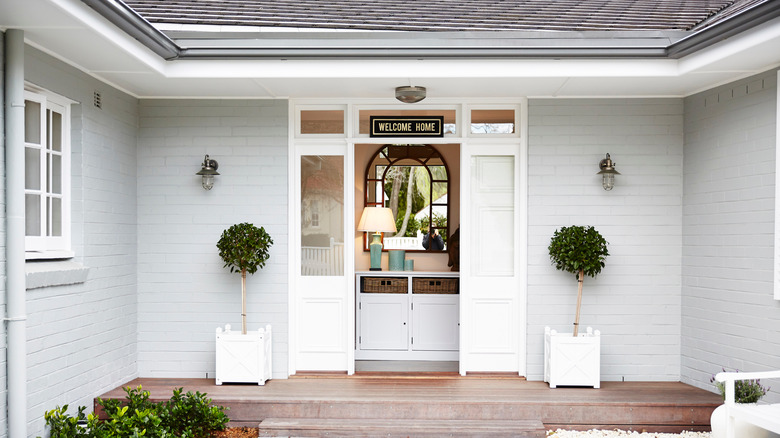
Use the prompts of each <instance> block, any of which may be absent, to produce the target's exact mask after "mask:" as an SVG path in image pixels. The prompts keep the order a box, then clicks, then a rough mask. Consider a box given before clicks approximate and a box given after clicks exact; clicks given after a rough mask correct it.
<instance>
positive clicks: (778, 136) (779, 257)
mask: <svg viewBox="0 0 780 438" xmlns="http://www.w3.org/2000/svg"><path fill="white" fill-rule="evenodd" d="M777 82H778V84H779V85H778V86H777V87H776V88H775V93H776V94H777V105H776V106H775V108H777V109H778V110H777V111H775V117H776V118H777V120H775V248H774V250H775V263H774V267H775V269H774V286H775V287H774V290H775V299H776V300H780V190H778V187H780V70H778V71H777Z"/></svg>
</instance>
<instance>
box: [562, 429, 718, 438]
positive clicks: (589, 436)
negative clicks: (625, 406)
mask: <svg viewBox="0 0 780 438" xmlns="http://www.w3.org/2000/svg"><path fill="white" fill-rule="evenodd" d="M547 437H548V438H621V437H631V438H710V433H709V432H683V433H655V432H641V433H640V432H635V431H633V432H629V431H625V430H617V429H615V430H589V431H587V432H577V431H574V430H562V429H558V430H549V431H547Z"/></svg>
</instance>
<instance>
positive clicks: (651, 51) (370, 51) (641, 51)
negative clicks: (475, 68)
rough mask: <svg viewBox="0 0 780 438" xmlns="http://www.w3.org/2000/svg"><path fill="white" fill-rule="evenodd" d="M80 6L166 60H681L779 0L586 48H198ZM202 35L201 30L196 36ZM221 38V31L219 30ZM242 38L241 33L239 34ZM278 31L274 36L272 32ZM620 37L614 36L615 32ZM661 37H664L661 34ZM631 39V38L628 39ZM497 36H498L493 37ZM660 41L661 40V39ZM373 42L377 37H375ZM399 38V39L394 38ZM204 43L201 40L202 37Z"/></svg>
mask: <svg viewBox="0 0 780 438" xmlns="http://www.w3.org/2000/svg"><path fill="white" fill-rule="evenodd" d="M82 2H84V3H85V4H87V5H88V6H90V7H91V8H93V9H95V10H96V11H97V12H98V13H99V14H101V15H103V16H104V17H105V18H106V19H108V20H109V21H111V22H112V23H113V24H114V25H116V26H117V27H118V28H120V29H121V30H123V31H124V32H126V33H127V34H129V35H130V36H131V37H133V38H135V39H137V40H138V41H139V42H141V43H142V44H144V45H145V46H147V47H148V48H149V49H150V50H152V51H153V52H155V53H156V54H158V55H159V56H161V57H162V58H164V59H166V60H174V59H248V58H277V59H278V58H307V59H309V58H332V59H339V58H341V59H359V58H363V59H366V58H376V59H381V58H392V59H402V58H419V57H428V58H458V57H462V58H511V57H524V58H533V57H538V58H544V57H572V58H618V57H625V58H647V57H653V58H659V57H669V58H681V57H683V56H686V55H688V54H691V53H693V52H696V51H698V50H701V49H704V48H706V47H708V46H710V45H712V44H715V43H717V42H719V41H721V40H723V39H725V38H728V37H730V36H733V35H736V34H738V33H740V32H743V31H745V30H748V29H750V28H752V27H755V26H757V25H759V24H762V23H765V22H767V21H769V20H771V19H773V18H776V17H778V16H780V1H769V2H766V3H763V4H760V5H758V6H756V7H753V8H751V9H749V10H746V11H744V12H742V13H740V14H738V15H735V16H734V17H732V18H729V19H727V20H724V21H722V22H719V23H716V24H713V25H712V26H709V27H707V28H705V29H703V30H701V31H698V32H693V33H691V32H687V33H686V32H679V31H676V32H671V31H670V32H661V31H615V32H610V31H594V35H595V34H598V35H599V36H601V38H602V39H605V38H604V37H605V35H606V36H611V38H612V43H613V44H604V43H603V42H602V43H601V44H600V45H595V46H588V45H584V46H583V45H575V44H571V45H566V44H562V43H563V42H565V41H566V38H568V39H569V40H575V39H580V41H581V38H582V37H583V36H585V35H586V34H589V33H590V32H560V33H559V32H549V31H548V32H540V33H537V34H540V35H541V36H542V37H544V36H547V37H550V35H555V34H560V35H561V36H562V37H563V38H558V39H557V42H556V44H553V45H536V46H533V45H531V46H521V45H514V46H512V45H510V46H504V47H501V46H499V47H490V46H482V45H480V46H479V47H475V46H473V45H472V46H469V45H462V46H457V45H456V46H453V47H441V46H434V47H425V46H422V47H421V46H420V45H419V44H416V45H413V44H412V43H409V42H407V43H406V44H404V45H401V44H398V45H394V46H380V47H365V46H362V47H361V46H350V45H344V46H341V47H332V46H331V47H328V46H323V45H316V46H315V45H312V46H294V45H281V46H277V47H257V46H244V47H240V46H239V47H236V46H226V45H212V46H208V45H206V44H204V45H202V46H193V47H186V48H183V47H182V46H180V45H179V44H178V43H177V42H174V40H172V39H171V38H169V37H168V35H166V34H165V33H163V32H162V31H160V30H158V29H157V28H155V27H154V26H153V25H152V24H151V23H149V22H148V21H147V20H145V19H144V18H143V17H141V16H140V15H138V14H137V13H136V12H135V11H134V10H132V9H131V8H129V7H128V6H127V5H125V4H124V3H123V2H121V1H119V0H82ZM422 33H423V34H428V35H429V36H428V35H426V37H433V38H436V36H437V35H438V37H439V38H440V37H441V36H442V34H444V35H445V36H447V35H448V34H452V32H446V33H442V32H422ZM491 33H492V34H493V35H494V36H496V37H501V36H502V35H503V36H505V35H506V34H507V33H505V32H502V31H496V32H466V33H463V32H456V33H455V34H456V35H458V36H460V37H461V38H462V37H466V38H469V35H470V36H471V37H472V38H474V37H476V36H479V37H485V35H489V34H491ZM174 34H176V35H177V36H183V35H184V33H173V32H172V33H171V35H174ZM269 34H271V35H273V34H274V33H273V32H270V33H261V35H259V36H262V38H259V39H260V40H262V39H270V37H271V35H269ZM334 34H335V36H337V37H341V38H343V37H345V36H346V37H350V38H354V37H357V36H359V35H360V34H361V33H358V34H352V33H331V37H333V36H334ZM509 34H510V35H511V34H516V35H523V34H534V32H516V33H515V32H510V33H509ZM199 35H201V36H203V34H199ZM220 35H221V36H222V37H224V36H226V35H225V34H220ZM241 35H242V36H243V37H244V38H246V36H247V35H246V34H241ZM277 35H278V34H277ZM371 35H372V37H373V38H376V37H377V36H380V35H382V36H383V37H384V38H389V39H388V41H392V39H393V38H403V37H404V35H405V36H406V38H408V37H409V35H408V34H407V33H404V32H387V33H376V32H373V33H371ZM621 35H622V36H623V38H620V36H621ZM661 35H664V37H661ZM299 36H300V37H303V38H307V37H308V38H311V37H312V36H314V35H312V33H306V34H303V35H300V34H299ZM649 36H655V38H656V39H657V40H656V43H660V42H662V41H663V42H662V43H661V44H649V45H648V40H649V39H652V38H648V37H649ZM631 37H633V38H631ZM287 38H288V39H289V40H293V41H294V40H295V38H292V35H287ZM495 39H496V40H497V39H500V38H495ZM632 39H634V41H633V42H634V43H637V42H638V41H637V40H644V44H642V45H632V44H631V43H630V41H631V40H632ZM664 39H665V41H664ZM377 41H379V39H377ZM399 41H402V40H399ZM204 42H205V41H204Z"/></svg>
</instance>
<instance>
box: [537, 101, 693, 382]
mask: <svg viewBox="0 0 780 438" xmlns="http://www.w3.org/2000/svg"><path fill="white" fill-rule="evenodd" d="M682 111H683V105H682V100H680V99H581V100H540V99H535V100H531V101H530V102H529V153H528V154H529V157H528V158H529V175H528V186H529V192H528V255H529V267H528V377H529V379H534V380H541V379H542V374H543V359H544V358H543V351H544V347H543V333H544V327H545V325H549V326H551V327H552V328H554V329H557V330H558V331H571V329H572V323H573V322H574V312H575V307H576V297H577V282H576V280H575V278H574V275H572V274H568V273H565V272H561V271H557V270H556V269H555V268H554V267H553V266H552V265H551V264H550V261H549V255H548V252H547V246H548V245H549V243H550V238H551V236H552V234H553V232H554V231H555V230H556V229H557V228H559V227H561V226H568V225H593V226H595V227H596V229H597V230H599V232H601V234H602V235H603V236H604V237H605V238H606V239H607V241H608V242H609V244H610V245H609V251H610V256H609V257H608V258H607V260H606V267H605V268H604V269H603V270H602V272H601V274H600V275H599V276H597V277H596V278H595V279H593V278H590V277H586V279H585V282H584V288H583V305H582V316H581V321H580V324H581V327H583V328H584V327H587V326H592V327H594V328H595V329H598V330H601V332H602V336H603V337H602V354H601V364H602V366H601V374H602V380H622V379H624V378H625V380H661V381H664V380H672V381H674V380H678V379H679V374H680V281H681V280H680V258H681V251H680V245H681V227H682V223H681V215H682V190H681V187H682V164H683V157H682V144H683V130H682V123H683V114H682ZM607 152H609V153H610V154H611V156H612V159H613V161H614V162H615V165H616V168H617V170H618V171H619V172H620V173H621V174H622V175H619V176H617V177H616V182H615V188H614V189H613V190H612V191H611V192H607V191H604V189H602V188H601V178H600V176H598V175H596V173H597V172H598V171H599V168H598V163H599V161H600V160H601V159H602V158H604V155H605V154H606V153H607Z"/></svg>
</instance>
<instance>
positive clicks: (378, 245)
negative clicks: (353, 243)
mask: <svg viewBox="0 0 780 438" xmlns="http://www.w3.org/2000/svg"><path fill="white" fill-rule="evenodd" d="M368 249H369V251H370V253H371V269H370V270H371V271H381V270H382V235H381V234H379V233H374V234H372V235H371V244H370V245H368Z"/></svg>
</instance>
